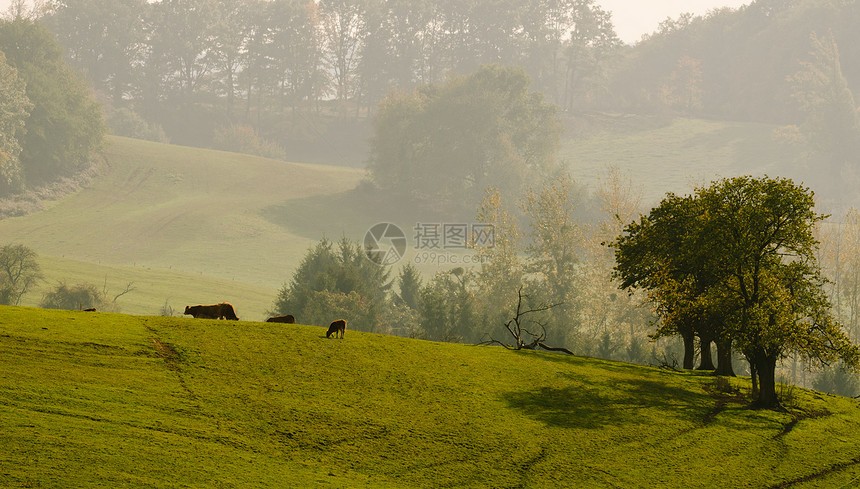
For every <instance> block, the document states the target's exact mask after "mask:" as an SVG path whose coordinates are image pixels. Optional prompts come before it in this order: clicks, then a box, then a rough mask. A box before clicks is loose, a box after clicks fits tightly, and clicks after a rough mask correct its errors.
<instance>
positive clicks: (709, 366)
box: [696, 336, 716, 370]
mask: <svg viewBox="0 0 860 489" xmlns="http://www.w3.org/2000/svg"><path fill="white" fill-rule="evenodd" d="M711 343H712V340H711V338H709V337H707V336H700V337H699V345H700V346H701V350H702V352H701V360H700V361H699V368H698V369H696V370H715V369H716V367H714V360H713V358H712V357H711Z"/></svg>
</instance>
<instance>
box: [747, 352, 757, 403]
mask: <svg viewBox="0 0 860 489" xmlns="http://www.w3.org/2000/svg"><path fill="white" fill-rule="evenodd" d="M747 361H748V362H749V364H750V380H752V394H753V395H754V396H758V371H757V370H756V368H755V362H753V361H752V360H747Z"/></svg>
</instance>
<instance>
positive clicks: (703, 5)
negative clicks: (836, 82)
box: [0, 0, 750, 43]
mask: <svg viewBox="0 0 860 489" xmlns="http://www.w3.org/2000/svg"><path fill="white" fill-rule="evenodd" d="M10 1H11V0H0V12H6V10H7V9H8V8H9V3H10ZM596 3H597V4H599V5H600V6H602V7H603V9H604V10H607V11H610V12H612V21H613V23H614V25H615V31H616V32H617V33H618V37H620V38H621V39H622V40H623V41H624V42H627V43H634V42H636V41H638V40H639V39H640V38H641V37H642V34H648V33H651V32H654V30H656V29H657V24H659V23H660V22H662V21H663V20H665V19H666V17H671V18H673V19H675V18H677V17H678V15H680V14H682V13H685V12H690V13H693V14H696V15H701V14H704V13H706V12H707V11H708V10H711V9H713V8H718V7H732V8H737V7H739V6H741V5H746V4H749V3H750V1H749V0H597V2H596Z"/></svg>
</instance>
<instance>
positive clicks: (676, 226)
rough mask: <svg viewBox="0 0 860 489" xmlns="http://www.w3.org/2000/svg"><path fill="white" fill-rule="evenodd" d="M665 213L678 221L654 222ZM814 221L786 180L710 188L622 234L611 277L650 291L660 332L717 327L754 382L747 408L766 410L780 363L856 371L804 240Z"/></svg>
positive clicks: (806, 199)
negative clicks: (789, 360) (794, 358)
mask: <svg viewBox="0 0 860 489" xmlns="http://www.w3.org/2000/svg"><path fill="white" fill-rule="evenodd" d="M667 201H671V202H672V203H673V205H666V203H667ZM670 209H676V210H679V211H680V212H679V213H678V215H679V216H681V218H680V219H677V220H674V221H673V220H669V219H666V218H661V217H660V216H661V213H663V212H666V211H667V210H670ZM823 218H824V216H822V215H820V214H817V213H816V212H815V210H814V202H813V194H812V192H810V191H809V190H808V189H806V188H804V187H802V186H800V185H796V184H795V183H794V182H792V181H791V180H789V179H772V178H768V177H763V178H753V177H737V178H732V179H724V180H720V181H718V182H715V183H713V184H712V185H711V186H710V187H707V188H700V189H697V191H696V194H695V195H694V196H691V197H686V198H677V197H674V198H670V199H667V200H664V202H663V204H661V206H660V207H658V208H657V209H655V210H654V211H652V213H651V214H650V215H649V216H647V217H645V218H643V219H642V220H641V221H640V222H638V223H633V224H631V225H630V226H628V227H627V228H626V229H625V234H624V235H622V236H621V237H619V238H618V240H617V241H616V247H617V252H616V256H617V258H618V262H619V263H618V265H617V267H616V270H617V271H618V273H619V274H620V275H621V276H622V278H623V279H624V285H626V286H641V287H644V288H648V289H650V290H652V291H655V292H656V295H655V297H656V299H657V301H658V306H659V307H658V311H661V312H663V313H664V314H663V315H664V317H667V318H670V324H672V323H675V324H676V325H679V326H680V325H686V326H689V325H691V324H692V325H695V324H696V323H697V322H699V323H701V322H711V323H712V324H714V323H716V324H718V325H719V326H720V327H719V328H717V329H715V330H712V331H711V332H712V333H713V335H714V337H715V338H717V339H719V340H722V341H723V342H724V343H725V342H728V343H729V344H731V342H734V344H735V345H736V346H737V347H738V348H739V349H740V350H741V351H742V352H743V353H744V354H745V355H746V357H747V359H748V360H749V362H750V366H751V367H752V369H753V373H754V376H756V375H757V377H758V379H759V381H760V388H759V389H758V399H757V401H756V402H757V404H758V405H759V406H761V407H775V406H778V405H779V400H778V398H777V396H776V387H775V370H776V364H777V362H778V361H779V360H780V359H782V358H784V357H785V356H787V355H788V354H790V353H798V354H800V355H802V356H804V357H806V358H807V359H808V360H810V361H811V362H820V363H825V364H827V363H831V362H835V361H837V360H841V361H843V362H845V364H846V365H848V366H851V367H854V368H857V367H858V366H860V351H858V348H857V346H856V345H853V344H852V343H851V342H850V340H849V339H848V337H847V336H846V335H845V333H844V332H843V330H842V328H841V326H840V325H839V324H838V322H837V321H836V320H835V319H834V318H833V316H832V315H831V312H830V304H829V302H828V299H827V297H826V295H825V293H824V288H823V286H824V280H823V278H822V277H821V273H820V269H819V266H818V263H817V261H816V249H817V246H818V243H817V241H816V240H815V238H814V237H813V233H812V231H813V228H814V226H815V224H816V223H817V222H819V221H820V220H822V219H823ZM654 222H657V223H662V224H663V225H662V226H661V227H662V228H663V229H664V231H665V232H664V233H662V234H657V233H654V232H653V228H654V225H653V223H654ZM649 233H650V234H649ZM646 238H651V239H646ZM679 270H681V271H683V270H688V271H689V270H693V271H695V273H693V274H685V273H676V272H677V271H679ZM693 327H694V328H695V326H693ZM718 345H719V342H718Z"/></svg>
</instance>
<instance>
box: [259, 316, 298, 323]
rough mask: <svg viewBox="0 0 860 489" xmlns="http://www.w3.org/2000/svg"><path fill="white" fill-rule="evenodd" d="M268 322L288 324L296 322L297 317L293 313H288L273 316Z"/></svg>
mask: <svg viewBox="0 0 860 489" xmlns="http://www.w3.org/2000/svg"><path fill="white" fill-rule="evenodd" d="M266 322H267V323H287V324H295V323H296V318H295V317H293V315H292V314H287V315H285V316H273V317H270V318H269V319H266Z"/></svg>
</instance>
